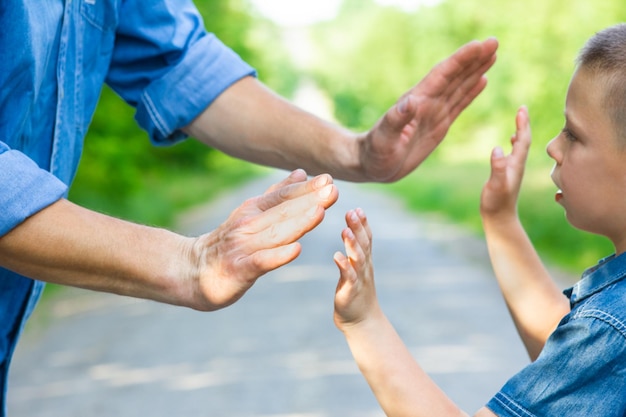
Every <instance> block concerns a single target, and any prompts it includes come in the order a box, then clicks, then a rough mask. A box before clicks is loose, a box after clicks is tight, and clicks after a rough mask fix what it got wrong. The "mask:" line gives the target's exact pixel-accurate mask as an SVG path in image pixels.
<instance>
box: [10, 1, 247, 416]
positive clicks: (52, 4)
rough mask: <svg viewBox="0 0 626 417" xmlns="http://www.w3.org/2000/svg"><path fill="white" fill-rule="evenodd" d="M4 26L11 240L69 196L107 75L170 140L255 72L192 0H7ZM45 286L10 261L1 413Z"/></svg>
mask: <svg viewBox="0 0 626 417" xmlns="http://www.w3.org/2000/svg"><path fill="white" fill-rule="evenodd" d="M0 27H1V28H2V29H0V43H1V45H2V48H0V109H1V110H2V111H0V207H2V217H1V218H0V236H3V235H5V234H7V233H8V232H10V231H11V230H12V229H13V228H15V227H16V226H18V225H19V224H20V223H22V222H23V221H24V220H25V219H27V218H28V217H30V216H32V215H33V214H35V213H37V212H38V211H40V210H42V209H43V208H45V207H47V206H49V205H50V204H52V203H54V202H55V201H58V200H59V199H60V198H62V197H64V196H66V194H67V188H68V186H69V185H70V183H71V182H72V179H73V177H74V175H75V172H76V168H77V166H78V161H79V158H80V155H81V152H82V146H83V139H84V135H85V132H86V131H87V128H88V125H89V123H90V121H91V118H92V115H93V112H94V109H95V107H96V103H97V101H98V97H99V95H100V91H101V88H102V86H103V84H104V83H105V82H106V83H107V84H108V85H109V86H111V87H112V88H113V89H114V90H115V91H116V92H117V93H118V94H119V95H120V96H121V97H122V98H124V100H126V101H127V102H128V103H129V104H131V105H132V106H134V107H135V108H136V114H135V118H136V120H137V122H138V123H139V125H140V126H141V127H142V128H143V129H145V130H146V131H147V132H148V134H149V136H150V139H151V140H152V142H153V143H154V144H158V145H166V144H171V143H174V142H176V141H179V140H182V139H184V138H185V135H184V134H183V132H182V131H181V130H180V129H181V128H183V127H184V126H186V125H188V124H189V123H190V122H191V121H192V120H193V119H194V118H195V117H196V116H197V115H198V114H200V112H201V111H202V110H203V109H205V108H206V107H207V106H208V105H209V104H211V102H212V101H213V100H214V99H215V98H216V97H217V96H218V95H219V94H220V93H222V92H223V91H224V90H225V89H226V88H228V87H229V86H230V85H231V84H232V83H234V82H235V81H237V80H239V79H241V78H243V77H245V76H248V75H255V71H254V69H253V68H252V67H250V66H249V65H248V64H246V63H245V62H243V61H242V60H241V59H240V57H239V56H238V55H237V54H235V53H234V52H233V51H232V50H230V49H229V48H227V47H226V46H224V45H223V44H222V43H221V42H220V41H219V40H218V39H217V38H216V37H215V36H214V35H212V34H210V33H207V32H206V31H205V29H204V23H203V21H202V18H201V16H200V15H199V13H198V11H197V9H196V8H195V6H194V5H193V2H192V1H191V0H157V1H152V2H148V3H146V2H144V1H139V0H3V3H2V6H1V7H0ZM42 244H45V242H42ZM42 288H43V284H42V283H40V282H35V281H32V280H30V279H27V278H24V277H21V276H19V275H16V274H14V273H12V272H10V271H7V270H4V269H1V268H0V371H1V374H0V392H1V395H2V396H1V397H0V416H4V415H5V414H6V404H5V401H4V398H5V395H6V390H7V372H8V367H9V363H10V358H11V355H12V353H13V350H14V348H15V345H16V342H17V339H18V336H19V333H20V331H21V329H22V328H23V326H24V323H25V321H26V319H27V317H28V316H29V315H30V313H31V312H32V309H33V308H34V306H35V304H36V301H37V299H38V297H39V294H40V292H41V290H42Z"/></svg>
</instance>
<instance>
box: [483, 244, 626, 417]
mask: <svg viewBox="0 0 626 417" xmlns="http://www.w3.org/2000/svg"><path fill="white" fill-rule="evenodd" d="M625 277H626V254H621V255H619V256H617V257H615V256H610V257H608V258H605V259H603V260H601V261H600V262H599V264H598V265H597V266H595V267H593V268H590V269H588V270H587V271H585V273H584V274H583V276H582V279H581V280H580V281H579V282H578V283H577V284H576V285H574V287H572V288H570V289H567V290H565V295H566V296H568V297H569V299H570V303H571V306H572V311H571V312H570V313H569V314H568V315H566V316H565V317H564V318H563V320H561V322H560V323H559V326H558V327H557V329H556V330H555V331H554V333H553V334H552V335H551V336H550V337H549V338H548V340H547V342H546V344H545V346H544V348H543V351H542V352H541V354H540V355H539V357H538V358H537V360H536V361H535V362H533V363H532V364H530V365H529V366H528V367H526V368H525V369H523V370H522V371H521V372H520V373H518V374H517V375H516V376H514V377H513V378H512V379H511V380H509V381H508V382H507V383H506V384H505V386H504V387H503V388H502V389H501V390H500V392H498V394H496V396H495V397H494V398H493V399H491V401H490V402H489V403H488V404H487V407H489V408H490V409H491V410H492V411H493V412H494V413H496V414H497V415H498V416H523V417H531V416H537V417H540V416H568V417H570V416H572V417H575V416H581V417H582V416H585V417H589V416H602V417H624V416H626V279H625Z"/></svg>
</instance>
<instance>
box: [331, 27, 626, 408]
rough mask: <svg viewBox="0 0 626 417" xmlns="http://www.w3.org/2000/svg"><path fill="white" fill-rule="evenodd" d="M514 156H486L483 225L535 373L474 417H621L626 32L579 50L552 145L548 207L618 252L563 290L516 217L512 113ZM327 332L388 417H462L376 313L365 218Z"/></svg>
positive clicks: (521, 141)
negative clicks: (552, 202) (551, 202)
mask: <svg viewBox="0 0 626 417" xmlns="http://www.w3.org/2000/svg"><path fill="white" fill-rule="evenodd" d="M516 126H517V129H516V133H515V135H514V136H513V138H512V139H511V143H512V147H513V149H512V152H511V154H510V155H508V156H504V155H503V152H502V150H501V149H500V148H496V149H494V151H493V153H492V156H491V176H490V178H489V180H488V181H487V183H486V184H485V186H484V188H483V192H482V196H481V216H482V219H483V225H484V229H485V235H486V239H487V246H488V249H489V255H490V258H491V262H492V265H493V268H494V271H495V274H496V277H497V278H498V282H499V284H500V287H501V289H502V293H503V295H504V298H505V300H506V302H507V305H508V307H509V309H510V311H511V315H512V317H513V320H514V322H515V325H516V326H517V329H518V331H519V333H520V336H521V338H522V340H523V342H524V344H525V346H526V349H527V350H528V353H529V355H530V358H531V360H532V363H531V364H530V365H528V366H527V367H526V368H524V369H523V370H522V371H521V372H519V373H518V374H517V375H515V376H514V377H513V378H511V379H510V380H509V381H508V382H507V383H506V384H505V385H504V387H503V388H502V389H501V390H500V392H498V393H497V394H496V395H495V396H494V397H493V398H492V399H491V400H490V401H489V402H488V403H487V405H486V406H485V407H483V408H482V409H480V410H479V411H478V412H477V413H476V414H475V415H476V416H480V417H486V416H495V415H497V416H523V417H530V416H568V417H569V416H602V417H609V416H620V417H623V416H626V279H624V278H625V277H626V254H624V253H625V252H626V197H625V195H626V192H625V191H626V163H625V162H626V25H625V24H621V25H617V26H613V27H610V28H608V29H605V30H604V31H602V32H600V33H598V34H596V35H595V36H593V37H592V38H591V39H590V40H589V41H588V42H587V44H586V45H585V47H584V48H583V49H582V50H581V53H580V55H579V58H578V65H577V68H576V70H575V72H574V75H573V77H572V80H571V83H570V86H569V89H568V93H567V98H566V105H565V127H564V128H563V130H562V131H561V132H560V133H559V134H558V135H557V136H556V137H555V138H554V139H553V140H552V141H551V142H550V143H549V145H548V148H547V151H548V155H549V156H550V157H551V158H552V159H554V161H555V167H554V169H553V171H552V179H553V181H554V183H555V185H556V186H557V187H558V188H559V190H558V191H557V193H556V197H555V199H556V202H558V203H559V204H561V205H562V206H563V207H564V209H565V213H566V217H567V219H568V221H569V222H570V223H571V224H572V225H573V226H575V227H577V228H579V229H582V230H586V231H589V232H592V233H596V234H600V235H603V236H606V237H607V238H609V239H610V240H611V241H612V242H613V244H614V247H615V254H614V255H611V256H610V257H608V258H605V259H603V260H601V261H600V263H599V264H598V265H597V266H595V267H593V268H590V269H589V270H587V271H585V273H584V274H583V277H582V279H581V281H579V282H578V283H577V284H576V285H575V286H574V287H572V288H570V289H568V290H566V291H565V292H564V293H565V295H566V297H564V296H563V294H562V293H561V292H560V291H559V289H558V288H557V286H556V285H555V284H554V282H553V281H552V279H551V278H550V276H549V274H548V272H547V271H546V269H545V267H544V266H543V265H542V263H541V261H540V259H539V257H538V255H537V253H536V251H535V250H534V248H533V246H532V244H531V242H530V240H529V239H528V237H527V235H526V233H525V231H524V229H523V227H522V225H521V223H520V221H519V218H518V216H517V207H516V206H517V198H518V194H519V189H520V185H521V180H522V176H523V171H524V165H525V161H526V157H527V155H528V148H529V146H530V137H531V135H530V128H529V122H528V112H527V110H526V108H525V107H522V108H520V110H519V111H518V113H517V117H516ZM346 223H347V225H348V228H346V229H345V230H344V231H343V232H342V238H343V240H344V244H345V248H346V255H347V256H345V255H343V254H341V253H337V254H335V257H334V260H335V263H336V264H337V266H338V267H339V270H340V279H339V284H338V286H337V291H336V295H335V316H334V318H335V324H336V325H337V327H338V328H339V329H340V330H341V331H342V332H343V333H344V335H345V336H346V340H347V341H348V344H349V346H350V348H351V350H352V353H353V356H354V358H355V360H356V362H357V363H358V365H359V368H360V369H361V372H362V373H363V375H364V376H365V378H366V379H367V381H368V383H369V384H370V386H371V388H372V390H373V392H374V394H375V395H376V397H377V398H378V401H379V402H380V404H381V406H382V408H383V409H384V410H385V412H386V414H387V415H389V416H430V417H433V416H436V417H440V416H466V415H467V414H465V413H464V412H463V411H461V410H460V409H459V408H458V407H457V406H456V405H455V404H453V403H452V401H451V400H450V399H449V398H447V397H446V395H445V394H444V393H443V392H442V391H441V390H440V389H439V388H438V387H437V386H436V385H435V384H434V382H433V381H432V380H431V379H430V378H429V377H428V376H427V375H426V374H425V372H424V371H423V370H422V369H421V368H420V366H419V365H418V364H417V363H416V362H415V361H414V359H413V358H412V357H411V355H410V353H409V352H408V350H407V349H406V347H405V346H404V344H403V343H402V341H401V340H400V338H399V336H398V335H397V333H396V332H395V330H394V329H393V327H392V325H391V324H390V323H389V321H388V320H387V319H386V317H385V315H384V313H383V312H382V310H381V309H380V306H379V305H378V302H377V299H376V294H375V289H374V279H373V267H372V264H371V257H370V254H371V232H370V228H369V226H368V224H367V219H366V217H365V214H364V212H363V211H362V210H360V209H357V210H353V211H350V212H348V213H347V215H346Z"/></svg>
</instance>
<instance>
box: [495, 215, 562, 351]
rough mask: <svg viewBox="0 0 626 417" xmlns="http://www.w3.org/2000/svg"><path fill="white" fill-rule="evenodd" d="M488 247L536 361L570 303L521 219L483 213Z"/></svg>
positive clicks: (526, 342)
mask: <svg viewBox="0 0 626 417" xmlns="http://www.w3.org/2000/svg"><path fill="white" fill-rule="evenodd" d="M483 226H484V230H485V236H486V239H487V248H488V250H489V256H490V258H491V263H492V266H493V270H494V273H495V275H496V277H497V279H498V283H499V285H500V289H501V290H502V294H503V296H504V298H505V300H506V303H507V306H508V308H509V310H510V312H511V316H512V318H513V321H514V322H515V326H516V327H517V330H518V332H519V334H520V336H521V338H522V341H523V342H524V345H525V346H526V349H527V351H528V354H529V356H530V358H531V359H532V360H535V359H536V358H537V356H538V355H539V353H540V352H541V350H542V349H543V345H544V343H545V341H546V339H547V338H548V336H549V335H550V334H551V333H552V331H553V330H554V328H555V327H556V325H557V324H558V322H559V321H560V320H561V318H562V317H563V316H564V315H565V314H567V313H568V312H569V303H568V301H567V298H565V297H564V296H563V294H562V292H561V290H560V289H559V288H558V287H557V285H556V284H555V282H554V281H553V280H552V278H551V277H550V274H549V273H548V271H547V270H546V268H545V266H544V265H543V263H542V262H541V259H540V258H539V255H538V254H537V251H536V250H535V248H534V247H533V245H532V243H531V241H530V239H529V237H528V235H527V234H526V231H525V230H524V228H523V226H522V224H521V222H520V221H519V218H518V217H517V216H511V217H510V218H508V219H491V218H489V217H488V216H483Z"/></svg>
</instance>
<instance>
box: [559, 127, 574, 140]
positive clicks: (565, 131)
mask: <svg viewBox="0 0 626 417" xmlns="http://www.w3.org/2000/svg"><path fill="white" fill-rule="evenodd" d="M561 132H562V133H563V135H565V138H566V139H567V140H569V141H570V142H573V141H575V140H576V136H574V135H573V134H572V132H570V130H569V129H568V128H566V127H564V128H563V130H562V131H561Z"/></svg>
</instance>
